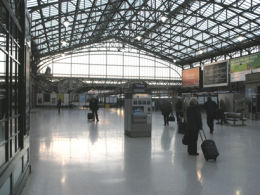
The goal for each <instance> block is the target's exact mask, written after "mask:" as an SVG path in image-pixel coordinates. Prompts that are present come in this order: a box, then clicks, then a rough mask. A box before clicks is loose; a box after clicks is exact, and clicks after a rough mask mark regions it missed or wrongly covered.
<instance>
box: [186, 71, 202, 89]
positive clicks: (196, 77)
mask: <svg viewBox="0 0 260 195" xmlns="http://www.w3.org/2000/svg"><path fill="white" fill-rule="evenodd" d="M199 84H200V68H199V67H197V68H191V69H188V70H183V71H182V86H183V87H199Z"/></svg>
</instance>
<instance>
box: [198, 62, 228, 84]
mask: <svg viewBox="0 0 260 195" xmlns="http://www.w3.org/2000/svg"><path fill="white" fill-rule="evenodd" d="M227 70H228V69H227V61H224V62H223V61H222V62H218V63H212V64H207V65H205V66H204V69H203V87H215V86H225V85H227V84H228V71H227Z"/></svg>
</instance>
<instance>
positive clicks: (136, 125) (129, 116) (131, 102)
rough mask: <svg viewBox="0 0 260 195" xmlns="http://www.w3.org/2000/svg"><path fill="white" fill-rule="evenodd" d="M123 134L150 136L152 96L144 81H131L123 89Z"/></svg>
mask: <svg viewBox="0 0 260 195" xmlns="http://www.w3.org/2000/svg"><path fill="white" fill-rule="evenodd" d="M124 110H125V120H124V125H125V134H126V135H127V136H130V137H151V129H152V97H151V94H150V93H149V92H148V88H147V84H146V83H145V82H139V83H131V84H129V86H128V88H127V89H126V91H125V104H124Z"/></svg>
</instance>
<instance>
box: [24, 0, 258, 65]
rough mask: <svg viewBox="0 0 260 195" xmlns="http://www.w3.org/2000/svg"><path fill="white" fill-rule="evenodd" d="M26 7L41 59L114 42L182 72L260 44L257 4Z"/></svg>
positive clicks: (183, 0)
mask: <svg viewBox="0 0 260 195" xmlns="http://www.w3.org/2000/svg"><path fill="white" fill-rule="evenodd" d="M27 7H28V9H29V13H30V14H31V20H32V28H31V35H32V40H33V44H34V45H35V46H36V48H37V50H38V55H39V57H40V58H43V57H48V56H52V55H55V54H59V53H63V52H66V51H70V50H72V49H75V48H79V47H82V46H85V45H90V44H93V43H99V42H102V41H106V40H109V39H116V40H119V41H120V42H124V43H127V44H130V45H132V46H135V47H136V48H138V49H141V50H143V51H147V52H149V53H152V54H154V55H156V56H158V57H160V58H161V59H164V60H167V61H170V62H175V63H176V64H177V65H179V66H182V65H185V64H190V63H194V62H198V61H201V60H205V59H208V58H211V57H215V56H219V55H224V54H227V53H231V52H234V51H239V50H241V49H243V48H247V47H252V46H255V45H259V43H260V2H259V0H199V1H195V0H171V1H169V0H121V1H119V0H59V1H58V0H28V1H27ZM64 21H69V24H68V26H67V27H65V26H64Z"/></svg>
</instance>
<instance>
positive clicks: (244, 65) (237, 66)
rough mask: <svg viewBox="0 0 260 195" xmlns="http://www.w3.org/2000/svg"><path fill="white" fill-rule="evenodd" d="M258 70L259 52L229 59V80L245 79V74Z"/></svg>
mask: <svg viewBox="0 0 260 195" xmlns="http://www.w3.org/2000/svg"><path fill="white" fill-rule="evenodd" d="M255 72H260V54H259V53H258V54H252V55H249V56H243V57H240V58H235V59H231V60H230V76H231V77H230V80H231V82H237V81H245V80H246V78H245V75H246V74H249V73H255Z"/></svg>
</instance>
